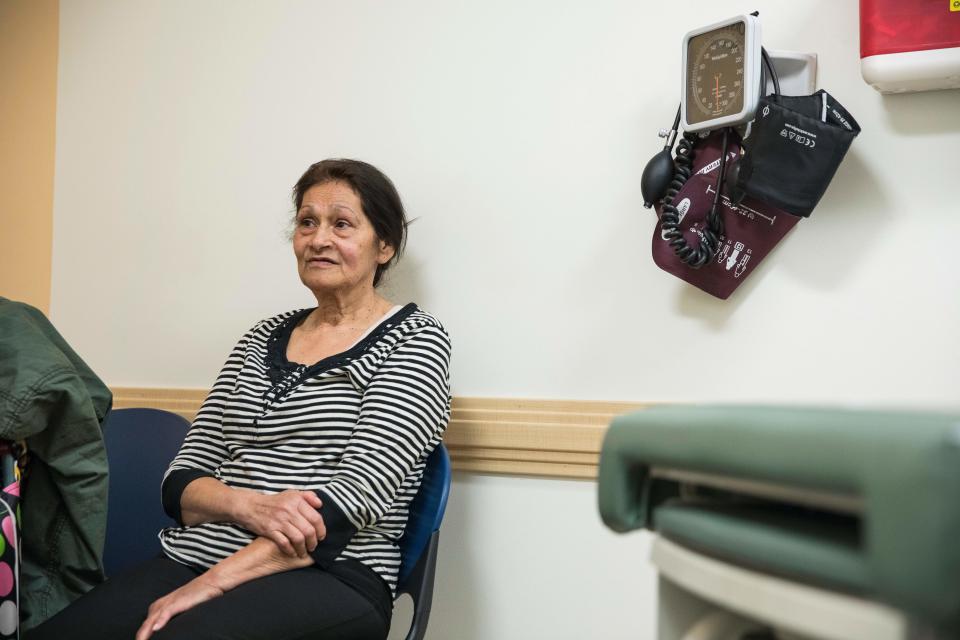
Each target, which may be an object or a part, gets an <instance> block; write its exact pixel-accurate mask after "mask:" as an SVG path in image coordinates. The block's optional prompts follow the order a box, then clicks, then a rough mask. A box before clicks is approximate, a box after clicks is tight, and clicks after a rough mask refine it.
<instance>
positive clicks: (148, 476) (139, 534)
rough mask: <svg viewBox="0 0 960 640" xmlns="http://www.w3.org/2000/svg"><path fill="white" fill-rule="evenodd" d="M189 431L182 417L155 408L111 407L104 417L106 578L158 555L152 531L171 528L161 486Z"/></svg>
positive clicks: (157, 545) (158, 542)
mask: <svg viewBox="0 0 960 640" xmlns="http://www.w3.org/2000/svg"><path fill="white" fill-rule="evenodd" d="M189 428H190V423H189V422H187V421H186V420H185V419H184V418H182V417H180V416H179V415H177V414H175V413H170V412H169V411H161V410H159V409H115V410H114V411H111V412H110V413H109V414H108V415H107V420H106V424H105V426H104V434H103V439H104V443H105V444H106V447H107V463H108V464H109V466H110V494H109V498H108V501H107V540H106V545H105V546H104V551H103V568H104V571H105V572H106V574H107V576H112V575H116V574H118V573H120V572H122V571H123V570H124V569H128V568H130V567H133V566H135V565H137V564H139V563H141V562H144V561H146V560H149V559H150V558H153V557H154V556H156V555H157V554H158V553H160V541H159V540H158V539H157V533H159V531H160V529H163V528H164V527H169V526H171V525H173V524H175V523H174V522H173V521H172V520H171V519H170V517H169V516H167V514H166V513H164V511H163V505H162V504H161V502H160V483H161V482H162V481H163V474H164V473H165V472H166V470H167V467H168V466H169V465H170V461H171V460H173V457H174V456H175V455H177V451H179V449H180V444H181V443H182V442H183V438H184V436H185V435H186V434H187V429H189Z"/></svg>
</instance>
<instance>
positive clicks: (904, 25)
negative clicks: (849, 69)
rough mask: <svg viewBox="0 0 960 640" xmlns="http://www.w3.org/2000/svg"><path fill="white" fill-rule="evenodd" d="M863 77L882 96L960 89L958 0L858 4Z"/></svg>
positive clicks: (888, 0)
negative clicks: (886, 94) (885, 94)
mask: <svg viewBox="0 0 960 640" xmlns="http://www.w3.org/2000/svg"><path fill="white" fill-rule="evenodd" d="M860 73H861V74H862V75H863V79H864V80H866V81H867V83H868V84H870V85H871V86H872V87H873V88H874V89H876V90H877V91H880V92H881V93H902V92H904V91H929V90H931V89H958V88H960V0H860Z"/></svg>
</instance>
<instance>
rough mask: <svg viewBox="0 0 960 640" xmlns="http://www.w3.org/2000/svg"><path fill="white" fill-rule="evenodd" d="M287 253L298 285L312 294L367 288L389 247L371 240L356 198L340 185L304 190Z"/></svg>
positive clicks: (374, 236) (390, 253)
mask: <svg viewBox="0 0 960 640" xmlns="http://www.w3.org/2000/svg"><path fill="white" fill-rule="evenodd" d="M296 225H297V226H296V231H294V234H293V252H294V254H295V255H296V256H297V269H298V271H299V272H300V280H301V281H303V284H305V285H306V286H307V287H308V288H309V289H310V290H311V291H313V292H314V294H318V293H332V292H345V291H349V290H351V289H355V288H357V287H363V286H368V287H370V288H371V289H372V288H373V276H374V274H375V273H376V270H377V266H378V265H381V264H386V263H387V262H388V261H389V260H390V258H392V257H393V253H394V250H393V247H390V246H389V245H387V244H386V243H385V242H383V241H382V240H380V239H379V238H377V234H376V233H375V232H374V230H373V225H372V224H370V220H369V219H367V216H366V214H365V213H364V212H363V207H362V206H361V204H360V198H359V197H358V196H357V194H356V193H354V192H353V189H352V188H351V187H350V185H348V184H346V183H344V182H337V181H334V182H324V183H321V184H317V185H314V186H312V187H310V188H309V189H307V192H306V193H304V194H303V203H302V204H301V205H300V210H299V211H297V222H296Z"/></svg>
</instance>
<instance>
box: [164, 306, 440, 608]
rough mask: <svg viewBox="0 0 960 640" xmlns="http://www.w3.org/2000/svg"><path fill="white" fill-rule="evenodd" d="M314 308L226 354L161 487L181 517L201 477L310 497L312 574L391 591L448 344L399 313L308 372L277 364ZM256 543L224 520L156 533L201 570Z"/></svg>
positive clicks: (268, 326) (435, 325)
mask: <svg viewBox="0 0 960 640" xmlns="http://www.w3.org/2000/svg"><path fill="white" fill-rule="evenodd" d="M310 311H311V309H302V310H300V311H292V312H289V313H285V314H281V315H278V316H275V317H273V318H269V319H267V320H263V321H261V322H259V323H258V324H257V325H256V326H254V327H253V328H252V329H251V330H250V331H248V332H247V333H246V334H245V335H244V336H243V338H241V340H240V342H239V343H238V344H237V346H236V347H234V349H233V351H232V353H231V354H230V357H229V358H228V359H227V362H226V364H225V365H224V367H223V370H222V371H221V372H220V375H219V376H218V377H217V380H216V383H215V384H214V386H213V389H212V390H211V391H210V394H209V395H208V396H207V399H206V401H204V403H203V406H202V407H201V409H200V411H199V413H198V414H197V417H196V419H195V420H194V422H193V425H192V426H191V428H190V431H189V432H188V433H187V437H186V439H185V440H184V443H183V446H182V447H181V449H180V452H179V453H178V454H177V456H176V458H174V460H173V462H172V463H171V464H170V469H169V470H168V471H167V475H166V477H165V479H164V504H165V506H167V510H168V512H170V513H171V515H173V516H174V517H176V518H177V519H179V498H180V494H181V493H182V491H183V488H184V487H185V486H186V485H187V484H188V483H189V482H190V481H192V480H194V479H196V478H197V477H201V476H212V477H215V478H217V479H218V480H220V481H221V482H223V483H224V484H226V485H228V486H231V487H243V488H248V489H254V490H257V491H261V492H264V493H279V492H281V491H283V490H285V489H299V490H313V491H316V492H317V494H318V495H319V496H320V497H321V499H322V500H323V503H324V506H323V507H322V508H321V514H322V515H323V516H324V521H325V523H326V525H327V538H326V539H325V540H324V541H323V542H321V543H320V544H319V545H318V546H317V550H316V551H315V552H314V553H313V554H311V555H313V557H314V559H315V561H316V562H317V564H319V565H320V566H329V564H330V563H332V562H334V561H336V560H343V559H348V558H349V559H354V560H357V561H359V562H361V563H362V564H364V565H366V566H367V567H368V568H370V569H372V570H373V571H374V572H375V573H376V574H377V575H379V576H380V577H381V578H383V580H384V581H385V582H386V583H387V585H388V586H389V587H390V590H391V592H392V591H393V590H394V589H395V587H396V580H397V572H398V571H399V566H400V554H399V551H398V548H397V541H398V540H399V539H400V536H401V535H402V534H403V531H404V527H405V526H406V522H407V514H408V510H409V506H410V502H411V500H412V499H413V497H414V495H415V494H416V492H417V489H418V488H419V486H420V479H421V477H422V475H423V468H424V463H425V461H426V458H427V456H428V455H429V454H430V452H431V451H433V449H434V448H435V447H436V446H437V445H438V444H439V442H440V440H441V438H442V435H443V431H444V429H445V428H446V426H447V422H448V421H449V418H450V383H449V375H448V373H449V364H450V339H449V336H448V335H447V333H446V331H445V330H444V329H443V327H442V326H441V325H440V323H439V322H438V321H437V320H436V319H435V318H434V317H433V316H431V315H429V314H427V313H425V312H423V311H421V310H420V309H419V308H417V306H416V305H415V304H412V303H411V304H408V305H406V306H405V307H403V308H402V309H401V310H400V311H398V312H396V313H395V314H393V315H392V316H389V317H388V318H387V319H386V320H384V321H383V322H382V323H381V324H380V325H378V326H377V327H375V328H374V329H373V330H372V331H371V332H370V333H368V334H367V336H365V337H364V338H363V339H361V340H360V341H359V342H358V343H357V344H356V345H354V346H353V347H351V348H350V349H348V350H347V351H345V352H343V353H340V354H337V355H335V356H331V357H329V358H325V359H323V360H321V361H320V362H318V363H316V364H314V365H312V366H306V365H302V364H297V363H292V362H290V361H288V360H287V358H286V348H287V343H288V341H289V338H290V333H291V332H292V330H293V328H294V327H295V326H296V325H297V324H299V322H301V321H302V320H303V319H304V318H305V317H306V316H307V315H308V314H309V313H310ZM253 538H254V534H253V533H251V532H250V531H247V530H246V529H244V528H242V527H240V526H239V525H236V524H233V523H227V522H215V523H205V524H200V525H197V526H189V527H188V526H181V527H173V528H168V529H164V530H163V531H161V532H160V541H161V544H162V546H163V549H164V551H165V552H166V554H167V555H168V556H170V557H171V558H173V559H175V560H178V561H180V562H183V563H186V564H190V565H195V566H199V567H202V568H209V567H211V566H213V565H214V564H216V563H217V562H219V561H221V560H223V559H224V558H226V557H227V556H229V555H231V554H233V553H234V552H236V551H238V550H239V549H241V548H242V547H244V546H246V545H247V544H248V543H250V542H251V541H252V540H253Z"/></svg>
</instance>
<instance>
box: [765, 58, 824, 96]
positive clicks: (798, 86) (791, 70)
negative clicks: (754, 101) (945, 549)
mask: <svg viewBox="0 0 960 640" xmlns="http://www.w3.org/2000/svg"><path fill="white" fill-rule="evenodd" d="M767 54H768V55H769V56H770V62H772V63H773V68H774V69H776V71H777V77H778V79H779V80H780V93H781V94H782V95H785V96H808V95H810V94H811V93H813V92H814V91H816V90H817V54H815V53H800V52H798V51H776V50H773V49H767ZM766 89H767V90H766V91H765V92H764V95H766V94H770V93H773V80H771V79H770V78H767V87H766Z"/></svg>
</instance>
